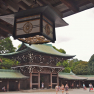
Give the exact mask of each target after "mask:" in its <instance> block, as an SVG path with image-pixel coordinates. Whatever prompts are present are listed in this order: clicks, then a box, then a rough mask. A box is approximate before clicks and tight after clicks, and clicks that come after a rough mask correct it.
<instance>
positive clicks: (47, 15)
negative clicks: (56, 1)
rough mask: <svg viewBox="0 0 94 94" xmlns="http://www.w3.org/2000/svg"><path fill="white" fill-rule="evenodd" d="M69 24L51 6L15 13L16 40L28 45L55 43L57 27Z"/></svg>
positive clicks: (14, 34) (14, 33) (14, 35)
mask: <svg viewBox="0 0 94 94" xmlns="http://www.w3.org/2000/svg"><path fill="white" fill-rule="evenodd" d="M65 25H67V23H66V22H65V21H64V20H63V19H62V18H60V17H59V16H58V14H57V13H56V12H55V11H54V10H52V9H51V8H50V7H49V6H44V7H38V8H33V9H30V10H25V11H21V12H17V13H15V19H14V32H13V37H14V39H19V40H20V41H22V42H26V43H28V44H36V43H38V44H39V43H46V42H55V40H56V37H55V27H60V26H65Z"/></svg>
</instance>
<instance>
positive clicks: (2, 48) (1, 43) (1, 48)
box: [0, 37, 16, 54]
mask: <svg viewBox="0 0 94 94" xmlns="http://www.w3.org/2000/svg"><path fill="white" fill-rule="evenodd" d="M15 49H16V48H15V47H13V44H12V41H11V40H10V38H9V37H8V38H5V39H2V40H0V54H2V53H11V52H15Z"/></svg>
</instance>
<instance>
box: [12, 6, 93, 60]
mask: <svg viewBox="0 0 94 94" xmlns="http://www.w3.org/2000/svg"><path fill="white" fill-rule="evenodd" d="M64 20H65V21H66V22H67V23H68V24H69V25H68V26H65V27H60V28H56V42H55V43H53V45H54V46H56V47H57V48H62V49H64V50H65V51H66V53H67V54H70V55H76V57H75V58H78V59H79V60H83V61H89V59H90V57H91V55H93V54H94V8H92V9H89V10H85V11H83V12H80V13H77V14H74V15H72V16H69V17H66V18H64ZM19 44H21V42H19V41H14V40H13V45H14V46H15V47H18V45H19Z"/></svg>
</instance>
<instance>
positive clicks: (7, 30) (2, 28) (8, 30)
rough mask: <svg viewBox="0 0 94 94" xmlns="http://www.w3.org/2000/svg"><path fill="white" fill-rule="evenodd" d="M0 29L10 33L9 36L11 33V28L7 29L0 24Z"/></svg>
mask: <svg viewBox="0 0 94 94" xmlns="http://www.w3.org/2000/svg"><path fill="white" fill-rule="evenodd" d="M0 29H1V30H3V31H5V32H7V33H10V34H12V33H13V28H12V27H11V28H10V27H8V26H6V25H3V24H1V23H0Z"/></svg>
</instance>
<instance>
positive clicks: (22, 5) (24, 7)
mask: <svg viewBox="0 0 94 94" xmlns="http://www.w3.org/2000/svg"><path fill="white" fill-rule="evenodd" d="M18 6H19V7H20V8H21V9H23V10H26V9H28V7H27V5H25V4H24V3H23V2H19V3H18Z"/></svg>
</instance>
